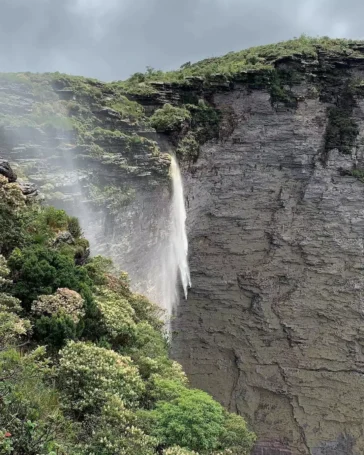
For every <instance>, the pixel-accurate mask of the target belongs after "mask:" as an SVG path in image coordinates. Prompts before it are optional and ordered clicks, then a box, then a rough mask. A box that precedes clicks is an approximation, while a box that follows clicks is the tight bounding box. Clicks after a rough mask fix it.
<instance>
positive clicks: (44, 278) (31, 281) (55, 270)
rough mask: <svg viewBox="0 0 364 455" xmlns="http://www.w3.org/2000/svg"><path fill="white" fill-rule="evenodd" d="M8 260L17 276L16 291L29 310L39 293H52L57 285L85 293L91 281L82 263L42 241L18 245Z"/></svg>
mask: <svg viewBox="0 0 364 455" xmlns="http://www.w3.org/2000/svg"><path fill="white" fill-rule="evenodd" d="M8 262H9V266H10V269H11V271H12V276H13V278H14V287H13V293H14V295H15V296H16V297H18V298H19V299H20V300H21V301H22V303H23V304H24V306H25V308H26V309H27V310H30V306H31V303H32V302H33V301H34V300H36V299H37V297H38V296H39V295H42V294H52V293H53V292H55V291H56V290H57V289H58V288H69V289H72V290H75V291H77V292H80V293H81V294H82V293H83V291H86V290H87V288H88V286H91V285H92V282H91V280H90V278H89V277H88V275H87V271H86V270H85V269H84V268H83V267H79V266H76V265H75V264H74V261H73V260H72V259H71V258H69V257H67V256H64V255H62V254H61V253H59V252H58V251H55V250H50V249H49V248H46V247H45V246H42V245H35V246H31V247H27V248H25V249H23V250H19V249H16V250H15V251H14V252H13V254H12V255H11V256H10V258H9V261H8Z"/></svg>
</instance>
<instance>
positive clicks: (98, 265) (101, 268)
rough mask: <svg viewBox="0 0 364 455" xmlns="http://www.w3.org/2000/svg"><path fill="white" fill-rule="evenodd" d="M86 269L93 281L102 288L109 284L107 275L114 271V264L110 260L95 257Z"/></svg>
mask: <svg viewBox="0 0 364 455" xmlns="http://www.w3.org/2000/svg"><path fill="white" fill-rule="evenodd" d="M85 268H86V270H87V273H88V275H89V277H90V278H91V279H92V281H93V282H94V283H95V284H96V285H97V286H100V285H104V284H106V283H107V274H108V273H110V272H111V271H112V270H113V263H112V261H111V259H109V258H105V257H103V256H94V257H93V258H91V259H90V260H89V261H88V262H87V264H86V265H85Z"/></svg>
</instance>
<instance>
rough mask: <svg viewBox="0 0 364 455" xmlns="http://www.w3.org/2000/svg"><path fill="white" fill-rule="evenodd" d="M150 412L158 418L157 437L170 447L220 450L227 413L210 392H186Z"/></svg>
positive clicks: (156, 420) (156, 419)
mask: <svg viewBox="0 0 364 455" xmlns="http://www.w3.org/2000/svg"><path fill="white" fill-rule="evenodd" d="M150 412H151V413H152V415H153V417H154V419H155V428H154V431H153V434H154V435H155V436H156V437H158V438H159V439H160V440H161V441H162V443H164V444H166V445H167V446H173V445H180V446H181V447H187V448H190V449H192V450H196V451H199V450H201V451H209V450H214V449H216V448H217V447H218V444H219V436H220V434H221V431H222V428H223V423H224V411H223V408H222V406H221V405H220V404H219V403H217V402H216V401H214V400H213V399H212V398H211V397H210V395H208V394H207V393H205V392H202V391H200V390H194V389H185V390H184V391H183V392H182V393H181V394H180V396H179V397H178V398H175V399H174V400H172V401H170V402H160V403H157V405H156V409H155V410H154V411H150Z"/></svg>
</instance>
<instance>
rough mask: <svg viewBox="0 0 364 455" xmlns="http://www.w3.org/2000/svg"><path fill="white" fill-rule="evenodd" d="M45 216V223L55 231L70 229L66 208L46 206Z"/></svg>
mask: <svg viewBox="0 0 364 455" xmlns="http://www.w3.org/2000/svg"><path fill="white" fill-rule="evenodd" d="M42 214H43V217H44V220H45V223H46V224H47V225H48V226H49V227H50V228H51V229H52V230H53V231H65V230H67V229H68V222H69V219H68V215H67V213H66V212H65V211H64V210H57V209H56V208H54V207H46V208H44V209H43V213H42Z"/></svg>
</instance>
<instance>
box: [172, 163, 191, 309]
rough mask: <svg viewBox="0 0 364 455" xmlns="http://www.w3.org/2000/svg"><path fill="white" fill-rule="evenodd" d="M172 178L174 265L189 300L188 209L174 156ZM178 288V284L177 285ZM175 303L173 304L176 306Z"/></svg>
mask: <svg viewBox="0 0 364 455" xmlns="http://www.w3.org/2000/svg"><path fill="white" fill-rule="evenodd" d="M171 176H172V183H173V199H172V207H171V216H172V230H171V247H172V252H173V256H174V261H173V262H174V263H175V267H176V269H177V275H178V272H179V275H180V279H181V283H182V287H183V292H184V296H185V299H187V294H188V288H190V287H191V277H190V269H189V266H188V239H187V232H186V218H187V214H186V207H185V200H184V195H183V183H182V176H181V171H180V169H179V166H178V162H177V160H176V158H175V157H174V156H172V161H171ZM175 287H177V282H176V284H175ZM174 303H175V302H173V304H174Z"/></svg>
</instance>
